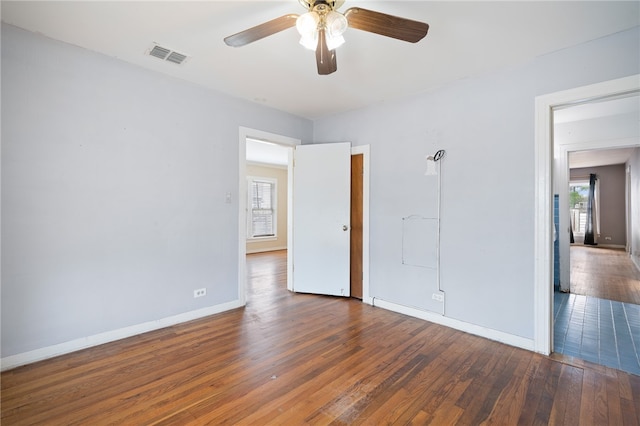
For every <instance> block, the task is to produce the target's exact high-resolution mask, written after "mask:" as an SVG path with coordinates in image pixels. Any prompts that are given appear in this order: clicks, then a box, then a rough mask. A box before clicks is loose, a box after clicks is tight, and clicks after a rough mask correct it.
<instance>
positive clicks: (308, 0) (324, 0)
mask: <svg viewBox="0 0 640 426" xmlns="http://www.w3.org/2000/svg"><path fill="white" fill-rule="evenodd" d="M298 1H299V2H300V4H301V5H302V6H303V7H304V8H305V9H308V10H313V9H314V8H315V7H317V6H321V5H324V7H325V8H328V9H329V10H334V9H337V8H339V7H340V6H342V5H343V3H344V0H298Z"/></svg>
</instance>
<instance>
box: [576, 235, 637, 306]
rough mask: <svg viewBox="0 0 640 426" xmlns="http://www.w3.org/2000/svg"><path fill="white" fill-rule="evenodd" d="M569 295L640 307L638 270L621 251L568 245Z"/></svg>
mask: <svg viewBox="0 0 640 426" xmlns="http://www.w3.org/2000/svg"><path fill="white" fill-rule="evenodd" d="M570 250H571V272H570V274H571V293H575V294H582V295H585V296H593V297H598V298H600V299H607V300H616V301H618V302H625V303H633V304H635V305H640V271H638V269H637V268H636V267H635V265H634V264H633V263H632V262H631V260H630V259H629V255H628V254H627V253H626V252H625V251H624V250H622V249H608V248H600V247H589V246H583V245H572V246H571V249H570Z"/></svg>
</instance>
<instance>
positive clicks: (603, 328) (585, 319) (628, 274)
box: [554, 245, 640, 375]
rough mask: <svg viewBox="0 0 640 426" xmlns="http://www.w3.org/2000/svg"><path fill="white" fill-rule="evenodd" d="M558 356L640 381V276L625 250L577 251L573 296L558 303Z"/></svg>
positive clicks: (563, 295) (556, 300) (585, 248)
mask: <svg viewBox="0 0 640 426" xmlns="http://www.w3.org/2000/svg"><path fill="white" fill-rule="evenodd" d="M554 323H555V326H554V351H555V352H556V353H561V354H563V355H566V356H572V357H576V358H579V359H583V360H585V361H589V362H593V363H597V364H600V365H605V366H608V367H613V368H617V369H620V370H623V371H626V372H629V373H633V374H637V375H640V356H639V354H640V271H638V269H637V268H636V267H635V266H634V265H633V263H632V262H631V260H630V259H629V255H628V254H627V253H626V252H625V251H624V250H621V249H609V248H602V247H590V246H584V245H572V246H571V293H570V294H569V293H561V292H558V291H556V292H555V297H554Z"/></svg>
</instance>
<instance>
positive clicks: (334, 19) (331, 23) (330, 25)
mask: <svg viewBox="0 0 640 426" xmlns="http://www.w3.org/2000/svg"><path fill="white" fill-rule="evenodd" d="M348 26H349V23H348V22H347V18H345V16H344V15H343V14H342V13H338V12H336V11H333V10H331V11H329V12H328V13H327V16H326V17H325V29H326V30H327V34H328V35H329V37H339V36H341V35H342V34H344V32H345V31H346V30H347V27H348Z"/></svg>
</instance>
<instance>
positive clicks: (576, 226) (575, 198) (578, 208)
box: [569, 182, 589, 235]
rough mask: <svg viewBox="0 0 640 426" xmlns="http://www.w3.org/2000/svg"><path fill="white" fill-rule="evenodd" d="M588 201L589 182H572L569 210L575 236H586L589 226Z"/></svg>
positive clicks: (570, 185)
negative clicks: (585, 232)
mask: <svg viewBox="0 0 640 426" xmlns="http://www.w3.org/2000/svg"><path fill="white" fill-rule="evenodd" d="M588 201H589V182H571V183H570V184H569V209H570V212H571V227H572V228H573V233H574V235H584V231H585V229H586V226H587V202H588Z"/></svg>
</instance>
